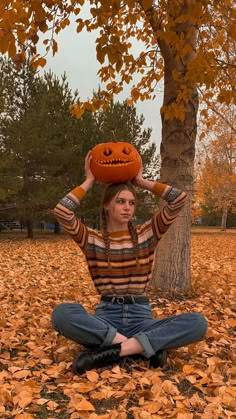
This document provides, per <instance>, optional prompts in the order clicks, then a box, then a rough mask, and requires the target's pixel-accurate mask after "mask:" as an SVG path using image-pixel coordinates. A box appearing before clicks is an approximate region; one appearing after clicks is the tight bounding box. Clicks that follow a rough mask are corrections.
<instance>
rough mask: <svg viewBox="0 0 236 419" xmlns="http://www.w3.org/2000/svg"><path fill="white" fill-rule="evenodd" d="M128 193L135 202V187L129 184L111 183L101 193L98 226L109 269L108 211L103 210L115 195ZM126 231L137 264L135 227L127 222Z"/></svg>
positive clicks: (130, 222)
mask: <svg viewBox="0 0 236 419" xmlns="http://www.w3.org/2000/svg"><path fill="white" fill-rule="evenodd" d="M125 190H126V191H130V192H132V194H133V195H134V198H135V201H136V199H137V198H136V191H135V187H134V185H133V184H132V183H131V182H125V183H112V184H110V185H108V186H107V187H106V189H105V190H104V193H103V197H102V202H101V210H100V226H101V230H102V234H103V239H104V242H105V246H106V247H105V253H106V256H107V260H108V265H109V266H110V267H111V264H110V240H109V234H108V229H107V224H108V217H109V215H108V211H107V210H106V209H105V205H106V204H109V203H110V202H111V200H112V199H113V198H114V196H116V194H117V193H119V192H122V191H125ZM128 229H129V232H130V235H131V240H132V242H133V246H134V250H135V254H136V262H137V263H138V235H137V231H136V228H135V225H134V224H133V222H132V221H131V220H130V221H129V222H128Z"/></svg>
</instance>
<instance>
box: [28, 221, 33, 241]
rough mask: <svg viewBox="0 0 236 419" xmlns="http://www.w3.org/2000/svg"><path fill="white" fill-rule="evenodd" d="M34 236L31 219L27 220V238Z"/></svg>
mask: <svg viewBox="0 0 236 419" xmlns="http://www.w3.org/2000/svg"><path fill="white" fill-rule="evenodd" d="M33 237H34V231H33V221H32V220H30V219H29V220H27V238H28V239H33Z"/></svg>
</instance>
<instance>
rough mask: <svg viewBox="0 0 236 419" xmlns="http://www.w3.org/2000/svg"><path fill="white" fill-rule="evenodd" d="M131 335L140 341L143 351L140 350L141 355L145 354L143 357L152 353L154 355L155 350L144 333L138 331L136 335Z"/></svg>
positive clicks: (147, 356)
mask: <svg viewBox="0 0 236 419" xmlns="http://www.w3.org/2000/svg"><path fill="white" fill-rule="evenodd" d="M133 337H134V338H135V339H137V340H138V341H139V343H141V345H142V346H143V348H144V351H143V352H142V355H143V356H145V358H151V356H152V355H155V353H156V352H155V351H154V349H153V347H152V345H151V343H150V341H149V339H148V338H147V336H146V335H145V333H142V332H141V333H138V334H137V335H134V336H133Z"/></svg>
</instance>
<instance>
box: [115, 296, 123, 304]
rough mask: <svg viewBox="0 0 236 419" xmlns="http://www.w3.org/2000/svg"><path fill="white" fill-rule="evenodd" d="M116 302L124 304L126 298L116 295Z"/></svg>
mask: <svg viewBox="0 0 236 419" xmlns="http://www.w3.org/2000/svg"><path fill="white" fill-rule="evenodd" d="M116 302H117V304H124V302H125V298H124V297H122V296H121V297H116Z"/></svg>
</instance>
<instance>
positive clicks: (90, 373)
mask: <svg viewBox="0 0 236 419" xmlns="http://www.w3.org/2000/svg"><path fill="white" fill-rule="evenodd" d="M86 376H87V379H88V380H89V381H91V383H96V382H97V381H98V379H99V375H98V373H97V372H96V371H87V372H86Z"/></svg>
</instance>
